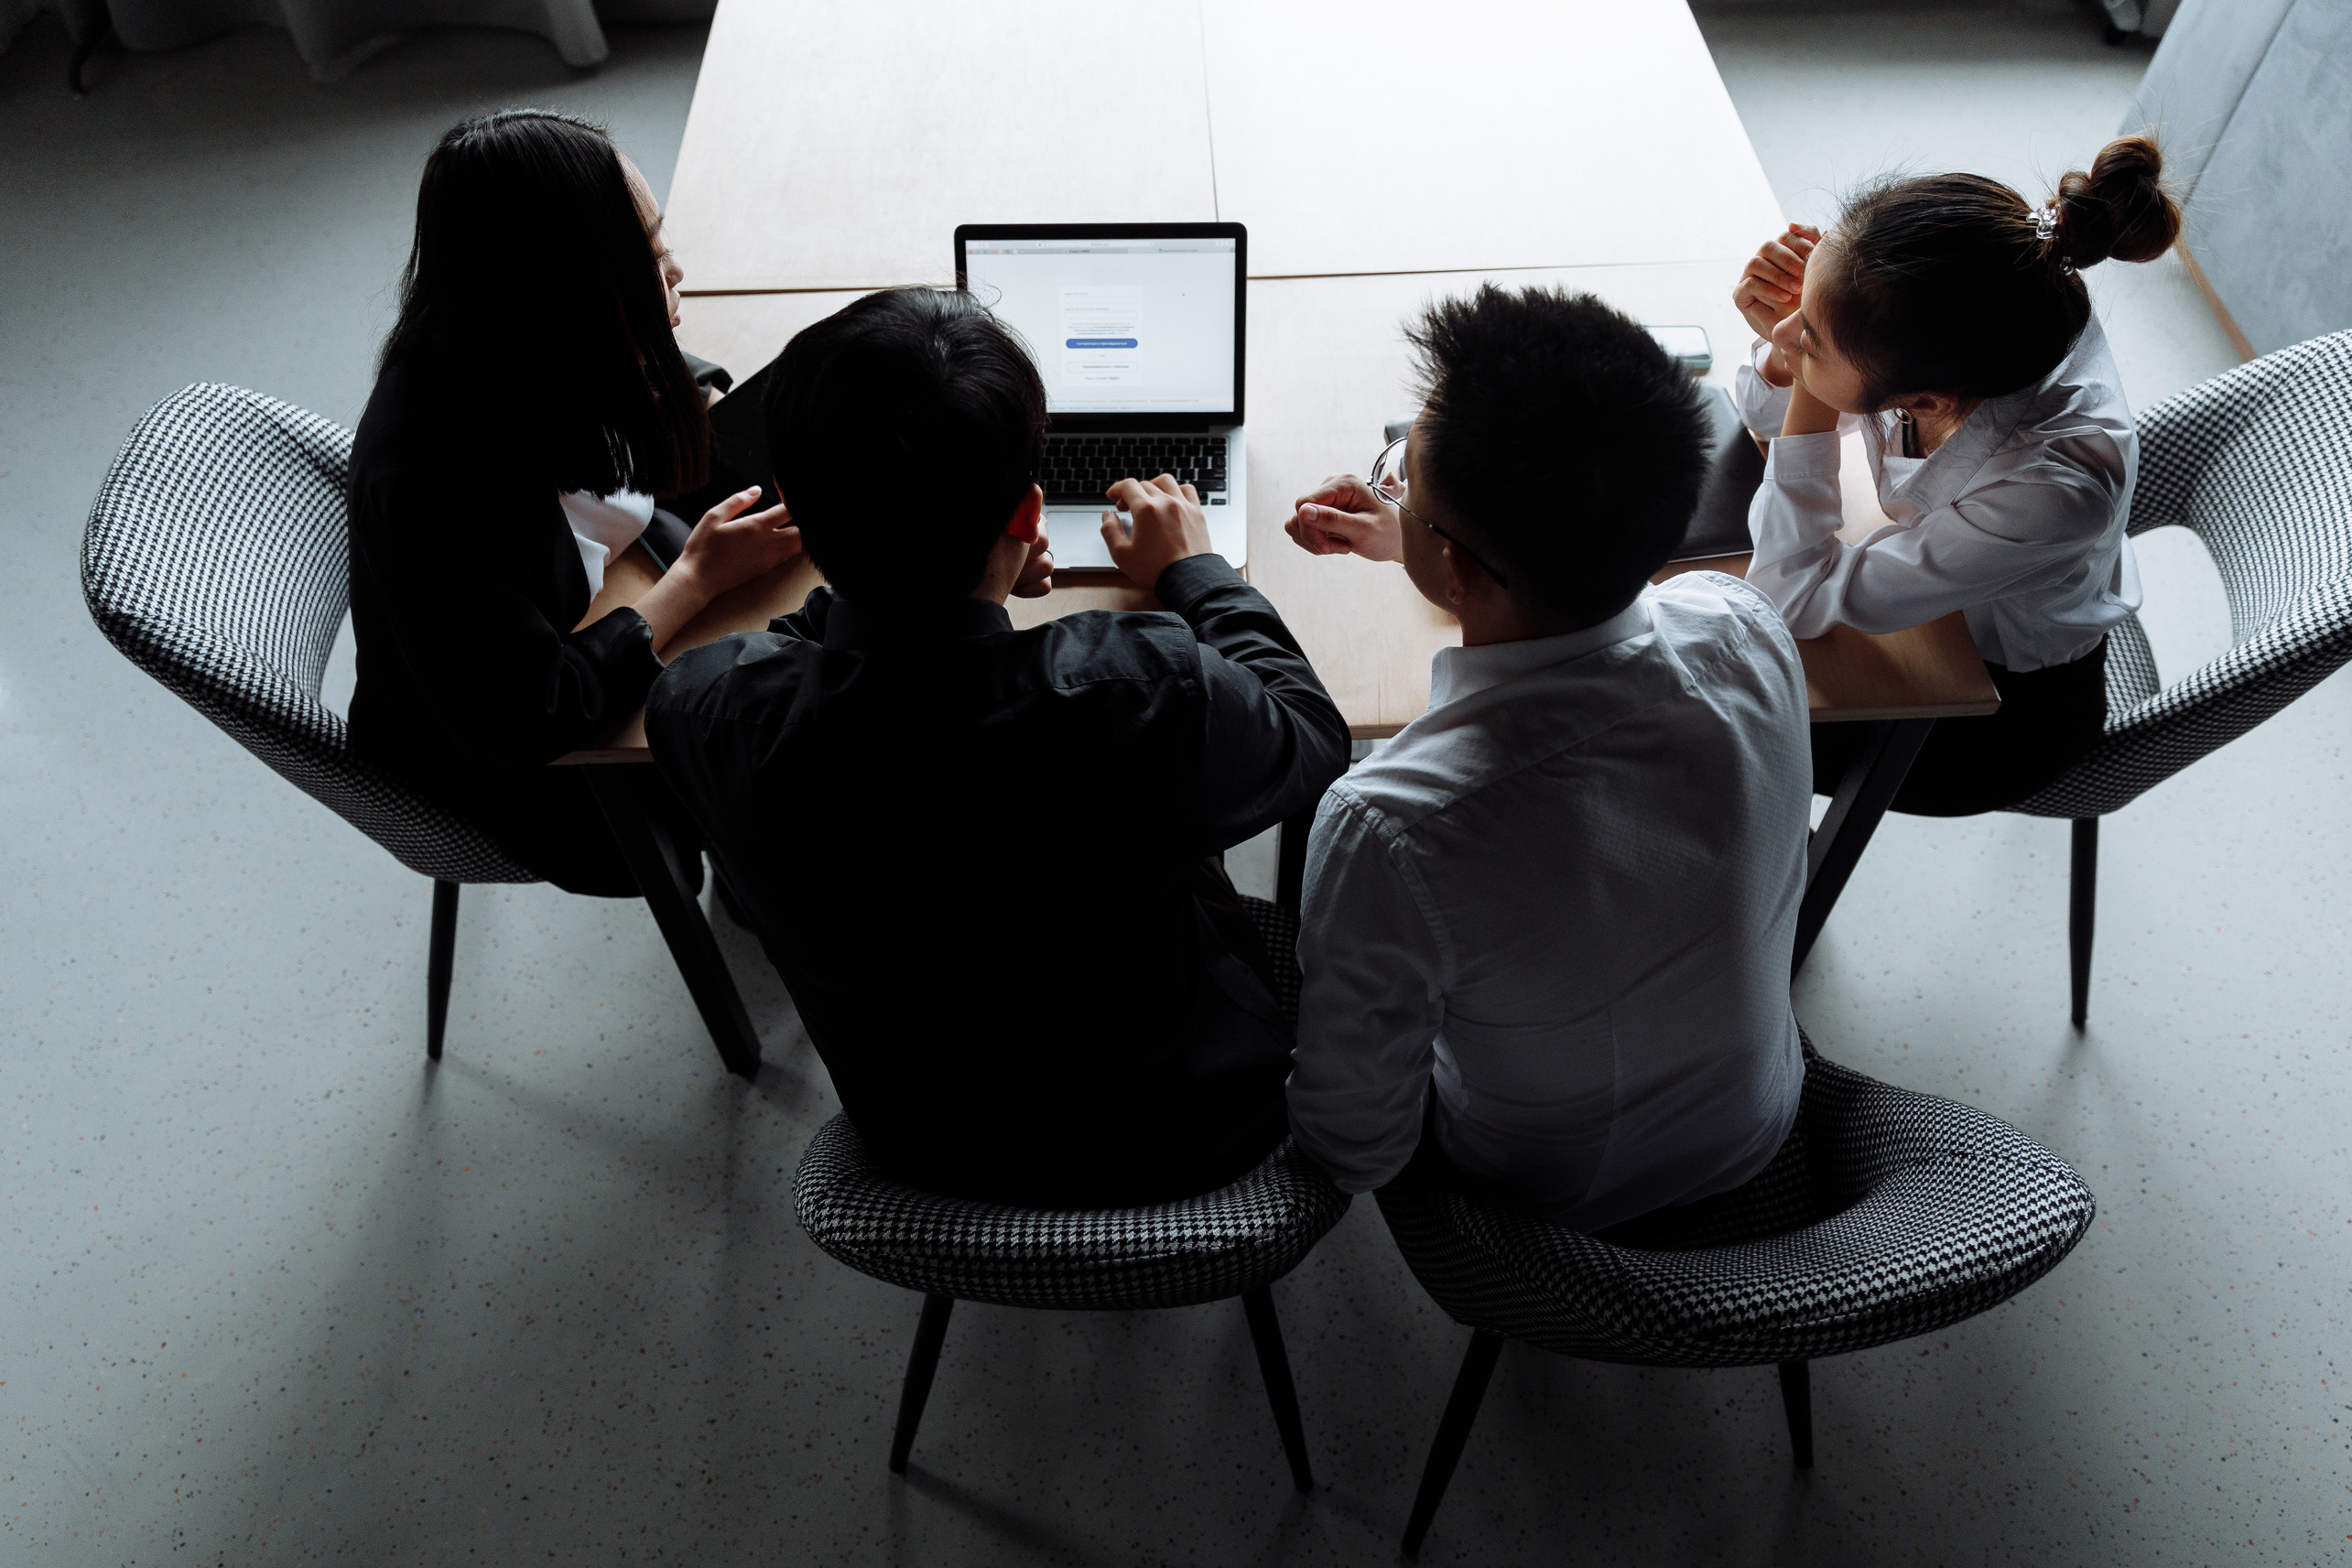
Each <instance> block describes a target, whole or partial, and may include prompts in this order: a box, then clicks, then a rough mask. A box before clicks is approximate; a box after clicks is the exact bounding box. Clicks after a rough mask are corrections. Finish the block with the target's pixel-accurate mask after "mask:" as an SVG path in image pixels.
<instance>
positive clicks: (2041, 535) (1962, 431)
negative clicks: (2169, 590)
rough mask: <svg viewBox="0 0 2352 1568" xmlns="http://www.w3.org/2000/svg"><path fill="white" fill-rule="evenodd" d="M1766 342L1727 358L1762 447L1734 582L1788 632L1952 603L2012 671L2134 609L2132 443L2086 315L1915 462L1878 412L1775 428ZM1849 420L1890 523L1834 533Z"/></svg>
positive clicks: (2068, 650)
mask: <svg viewBox="0 0 2352 1568" xmlns="http://www.w3.org/2000/svg"><path fill="white" fill-rule="evenodd" d="M1765 350H1766V345H1765V344H1764V343H1762V342H1761V341H1759V342H1758V343H1757V345H1756V351H1755V352H1754V353H1752V354H1751V355H1750V361H1749V362H1748V363H1747V364H1744V365H1742V366H1740V390H1739V398H1738V401H1739V405H1740V417H1741V418H1742V419H1743V420H1745V421H1746V422H1747V425H1748V428H1750V430H1753V431H1754V432H1755V433H1756V434H1758V435H1759V436H1762V437H1764V438H1767V439H1769V440H1770V441H1771V443H1772V446H1771V455H1770V456H1769V457H1768V458H1767V459H1766V460H1765V462H1764V481H1763V483H1762V484H1761V485H1760V486H1758V487H1757V490H1756V499H1755V501H1754V502H1753V503H1751V504H1750V507H1749V512H1748V531H1749V534H1750V536H1752V537H1753V538H1754V540H1755V543H1756V556H1755V562H1754V564H1753V565H1752V566H1750V568H1749V570H1748V580H1749V581H1750V582H1751V583H1753V584H1755V585H1756V587H1758V588H1759V589H1762V590H1763V592H1764V594H1765V595H1766V597H1768V598H1770V599H1771V600H1772V602H1773V604H1775V605H1776V606H1778V607H1779V609H1780V612H1781V614H1782V616H1783V618H1784V619H1785V620H1786V621H1787V622H1788V625H1789V630H1790V631H1792V632H1794V633H1796V635H1798V636H1799V637H1818V636H1820V635H1821V634H1823V633H1826V632H1827V631H1828V630H1829V629H1830V627H1832V626H1834V625H1837V624H1838V623H1840V622H1844V623H1845V624H1848V625H1851V626H1855V627H1859V629H1860V630H1862V631H1864V632H1899V631H1902V630H1903V629H1904V628H1906V627H1911V626H1917V625H1919V624H1921V623H1922V622H1928V621H1933V620H1935V618H1936V617H1937V616H1940V615H1945V614H1948V613H1950V612H1951V611H1955V610H1958V611H1966V612H1967V620H1968V631H1969V633H1971V634H1972V635H1973V636H1974V637H1975V639H1976V643H1977V652H1978V653H1979V654H1983V655H1984V657H1985V659H1986V661H1987V662H1988V663H1990V664H1996V665H2003V666H2005V667H2007V668H2008V669H2010V670H2011V671H2017V672H2022V671H2026V670H2038V669H2043V668H2046V667H2047V666H2049V665H2063V664H2067V663H2070V662H2072V661H2073V660H2076V659H2079V658H2081V657H2083V656H2084V655H2085V654H2088V653H2089V652H2090V651H2091V650H2092V649H2093V648H2094V647H2096V646H2097V643H2098V640H2099V639H2100V638H2101V637H2103V636H2105V635H2106V634H2107V632H2108V628H2109V627H2111V626H2113V625H2115V624H2116V623H2117V622H2119V621H2121V620H2123V619H2124V617H2126V616H2128V615H2130V613H2131V612H2132V611H2135V610H2137V609H2139V608H2140V568H2139V565H2138V563H2137V562H2136V561H2135V560H2134V559H2133V558H2132V554H2131V542H2130V540H2129V539H2128V538H2126V537H2125V536H2124V532H2123V529H2124V524H2125V523H2126V522H2127V521H2128V520H2129V518H2130V514H2131V486H2132V481H2133V479H2134V477H2135V476H2136V474H2137V473H2138V470H2139V463H2140V446H2139V439H2138V438H2137V437H2136V436H2135V435H2134V434H2133V431H2132V426H2131V410H2130V407H2129V406H2127V405H2126V404H2125V403H2124V400H2123V388H2122V385H2121V384H2120V382H2119V379H2118V377H2117V375H2116V370H2115V357H2114V355H2113V354H2111V353H2110V352H2109V351H2108V346H2107V333H2106V331H2105V330H2103V329H2102V328H2101V327H2100V326H2099V323H2098V319H2097V317H2096V316H2094V317H2093V318H2091V319H2090V321H2089V323H2088V324H2087V325H2086V326H2085V327H2084V329H2083V333H2082V336H2081V337H2080V338H2078V339H2076V342H2075V346H2074V348H2073V350H2072V351H2069V352H2068V354H2067V355H2066V358H2065V360H2064V361H2063V362H2060V364H2059V366H2058V368H2057V369H2056V370H2054V371H2052V372H2051V373H2050V374H2049V376H2048V377H2047V378H2046V379H2045V380H2043V382H2042V383H2041V384H2039V385H2037V386H2030V387H2027V388H2026V389H2025V390H2024V391H2022V392H2016V393H2011V395H2008V396H2006V397H1996V398H1988V399H1987V400H1986V401H1985V402H1983V403H1981V404H1979V405H1978V406H1977V409H1976V411H1975V412H1974V413H1972V414H1970V415H1969V416H1968V417H1967V420H1966V421H1964V422H1963V423H1962V424H1961V426H1960V427H1959V428H1958V429H1957V430H1955V431H1954V432H1953V433H1952V434H1951V436H1950V437H1949V438H1946V440H1945V442H1944V444H1943V445H1942V446H1940V447H1938V448H1936V449H1935V451H1933V452H1931V453H1930V454H1928V455H1927V456H1926V457H1924V458H1906V457H1904V456H1903V455H1902V425H1901V423H1900V422H1899V421H1898V420H1897V419H1896V418H1895V416H1894V415H1893V413H1892V412H1891V411H1889V412H1883V413H1879V414H1872V415H1867V416H1863V415H1853V414H1848V415H1845V416H1841V417H1840V418H1839V419H1838V421H1837V435H1829V434H1826V433H1825V434H1821V435H1814V436H1783V435H1782V434H1781V433H1780V430H1781V422H1782V420H1783V417H1784V416H1786V414H1787V412H1788V399H1789V394H1788V389H1787V388H1785V387H1775V386H1773V385H1772V384H1771V383H1769V382H1767V381H1765V380H1764V377H1763V374H1762V372H1761V369H1760V368H1759V367H1760V366H1761V362H1762V355H1763V353H1764V351H1765ZM1856 428H1859V429H1860V430H1861V432H1862V442H1863V449H1864V450H1865V452H1866V453H1867V454H1868V456H1869V459H1870V472H1871V474H1872V476H1873V477H1874V478H1875V479H1876V480H1877V481H1878V492H1879V505H1880V507H1881V510H1883V511H1884V512H1885V513H1886V514H1887V516H1888V517H1890V518H1891V519H1892V520H1893V522H1892V525H1891V526H1888V527H1883V528H1880V529H1878V530H1877V531H1875V532H1873V533H1872V534H1871V535H1870V536H1869V537H1868V538H1866V539H1863V540H1862V541H1861V542H1860V543H1859V544H1848V543H1846V542H1844V541H1842V540H1840V539H1839V538H1838V537H1837V528H1838V525H1839V524H1841V523H1842V522H1843V521H1844V515H1843V513H1842V511H1841V509H1840V505H1839V495H1838V488H1837V469H1838V447H1839V442H1840V439H1841V438H1842V437H1843V436H1845V435H1846V434H1847V433H1848V432H1849V431H1851V430H1854V429H1856Z"/></svg>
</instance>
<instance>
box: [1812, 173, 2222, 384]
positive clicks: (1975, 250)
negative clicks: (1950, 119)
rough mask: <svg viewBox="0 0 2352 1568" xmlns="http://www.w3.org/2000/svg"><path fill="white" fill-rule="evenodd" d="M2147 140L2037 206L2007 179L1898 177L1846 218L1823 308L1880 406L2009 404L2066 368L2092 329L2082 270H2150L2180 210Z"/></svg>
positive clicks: (1833, 248) (1830, 257) (1865, 195)
mask: <svg viewBox="0 0 2352 1568" xmlns="http://www.w3.org/2000/svg"><path fill="white" fill-rule="evenodd" d="M2163 172H2164V160H2163V157H2162V154H2161V153H2159V152H2158V151H2157V148H2156V144H2155V143H2154V142H2152V141H2150V140H2149V139H2148V138H2147V137H2145V136H2122V137H2119V138H2118V139H2116V140H2115V141H2112V142H2109V143H2108V145H2107V146H2105V147H2103V148H2101V149H2100V150H2099V155H2098V157H2097V159H2096V160H2094V161H2093V162H2092V164H2091V167H2090V172H2089V173H2087V174H2086V173H2083V172H2082V171H2080V170H2076V171H2075V172H2072V173H2070V174H2068V175H2067V176H2066V177H2065V178H2063V179H2061V180H2060V181H2059V182H2058V189H2057V193H2056V194H2055V195H2054V196H2052V197H2051V198H2050V200H2048V201H2046V202H2044V203H2043V206H2042V207H2041V208H2039V209H2036V208H2032V207H2029V206H2027V205H2026V201H2025V198H2024V197H2022V196H2020V195H2019V194H2018V193H2017V192H2016V191H2014V190H2011V189H2010V188H2009V187H2008V186H2006V185H2003V184H2001V183H2000V181H1999V180H1997V179H1988V178H1985V177H1984V176H1982V175H1976V174H1940V175H1931V176H1928V177H1926V178H1915V179H1892V180H1886V181H1883V182H1881V183H1880V184H1877V185H1874V186H1871V187H1870V188H1868V189H1864V190H1862V191H1860V192H1859V194H1857V195H1855V196H1853V197H1851V198H1849V199H1848V200H1847V202H1846V205H1845V211H1844V212H1842V213H1841V214H1839V216H1838V219H1837V229H1836V231H1835V234H1836V243H1834V244H1830V245H1826V246H1825V247H1824V250H1825V251H1826V257H1825V259H1826V261H1827V263H1828V265H1829V272H1828V276H1827V277H1826V279H1825V281H1826V282H1827V283H1828V285H1829V288H1828V290H1827V297H1826V300H1825V301H1824V311H1823V313H1824V314H1825V315H1826V317H1827V318H1828V319H1827V322H1826V325H1827V327H1828V329H1829V337H1830V341H1831V342H1832V344H1833V345H1834V346H1835V347H1836V348H1837V351H1838V352H1839V353H1841V354H1843V355H1845V356H1846V357H1847V358H1848V360H1850V361H1852V362H1853V363H1854V367H1855V368H1856V369H1857V370H1859V372H1861V374H1862V387H1863V396H1864V397H1865V398H1866V399H1867V400H1868V402H1869V405H1870V407H1872V408H1881V407H1884V406H1886V404H1887V402H1888V401H1889V400H1890V399H1891V398H1894V397H1897V396H1900V395H1903V394H1905V393H1918V392H1943V393H1953V394H1956V395H1961V396H1967V397H2000V396H2005V395H2008V394H2010V393H2012V392H2017V391H2020V390H2021V389H2023V388H2025V387H2028V386H2032V385H2033V384H2035V383H2036V382H2039V381H2041V380H2042V379H2043V377H2045V376H2047V375H2048V374H2049V373H2051V372H2052V371H2054V370H2055V369H2056V368H2057V367H2058V364H2059V362H2060V361H2062V360H2064V359H2065V357H2066V354H2067V352H2068V351H2070V350H2071V349H2072V348H2073V347H2074V344H2075V340H2076V338H2078V337H2080V336H2081V335H2082V330H2083V327H2084V325H2085V324H2086V322H2088V321H2089V320H2090V315H2091V300H2090V294H2089V291H2088V290H2086V288H2084V287H2083V280H2082V278H2081V276H2079V269H2081V268H2083V267H2086V266H2096V265H2098V264H2099V263H2100V262H2103V261H2107V260H2108V259H2110V258H2113V259H2115V260H2118V261H2130V262H2137V261H2152V260H2154V259H2155V258H2156V257H2157V256H2160V255H2162V254H2164V251H2165V250H2166V248H2167V247H2169V246H2170V245H2171V244H2172V243H2173V241H2174V240H2175V239H2177V238H2178V237H2179V235H2180V232H2181V213H2180V209H2179V208H2178V207H2177V206H2175V205H2174V204H2173V199H2172V197H2171V196H2170V195H2169V194H2168V193H2167V192H2166V190H2165V189H2164V184H2163Z"/></svg>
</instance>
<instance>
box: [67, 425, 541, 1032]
mask: <svg viewBox="0 0 2352 1568" xmlns="http://www.w3.org/2000/svg"><path fill="white" fill-rule="evenodd" d="M351 450H352V437H351V432H350V431H348V430H345V429H343V428H342V427H341V426H338V425H335V424H332V423H331V422H330V421H328V420H325V419H321V418H320V417H319V416H317V415H315V414H306V413H304V412H303V411H302V410H301V409H299V408H297V407H295V406H292V405H291V404H287V403H280V402H279V401H277V400H276V398H273V397H264V396H262V395H260V394H258V393H253V392H247V391H245V390H244V388H242V387H234V386H222V385H219V384H203V385H197V386H189V387H183V388H181V389H180V390H179V391H178V392H176V393H174V394H172V395H170V396H169V397H167V398H165V399H164V400H163V401H162V402H161V403H158V404H157V405H156V406H154V407H153V408H151V409H149V410H148V411H147V413H146V416H145V417H143V418H142V419H140V421H139V422H138V424H137V425H136V426H135V427H134V428H133V429H132V431H131V434H130V438H129V439H127V440H125V442H124V443H123V449H122V451H121V452H120V453H118V454H117V455H116V457H115V459H114V466H113V467H111V468H109V469H108V470H106V480H105V482H104V483H103V485H101V486H100V487H99V491H98V499H97V501H96V502H95V503H92V506H91V508H90V523H89V526H88V528H87V529H86V530H85V532H84V533H83V535H82V538H81V595H82V599H83V600H85V601H86V602H87V603H88V604H89V606H90V613H91V616H92V618H93V619H94V620H95V621H96V622H98V628H99V630H100V631H102V632H103V633H105V634H106V640H107V641H108V642H110V643H114V646H115V647H116V648H118V649H120V650H121V651H122V653H123V654H124V655H125V657H126V658H128V659H129V660H130V661H131V662H132V663H133V664H135V665H138V666H139V668H141V669H143V670H145V671H146V672H147V674H149V675H151V676H155V678H156V679H157V680H158V681H161V682H162V683H163V684H164V685H165V686H166V687H169V688H170V689H171V690H172V691H173V692H175V693H177V694H178V695H179V697H182V698H184V699H185V700H186V701H187V703H188V704H189V706H190V707H191V708H195V709H196V711H198V712H199V713H201V714H202V715H203V716H204V717H205V718H207V719H211V721H212V722H213V723H215V724H217V725H219V726H220V727H221V728H222V729H223V730H227V731H228V732H229V734H230V736H231V737H232V738H233V739H234V740H235V741H237V742H238V743H239V744H241V745H243V746H244V748H245V749H246V750H247V751H249V752H253V754H254V755H255V756H257V757H259V758H260V759H261V760H262V761H263V762H267V763H268V764H269V765H270V766H271V767H272V768H274V769H276V771H277V772H278V773H281V774H282V775H284V776H285V777H286V779H287V781H288V782H290V783H291V784H294V785H295V787H296V788H298V789H299V790H301V791H302V792H303V793H304V794H306V795H309V796H310V797H311V798H312V799H314V800H317V801H318V802H320V804H321V805H323V806H326V807H327V808H328V809H329V810H331V811H333V812H334V813H335V814H336V815H337V816H341V817H342V818H343V819H344V820H345V821H347V822H349V823H350V824H351V825H352V827H356V828H358V829H359V830H360V831H361V832H363V833H364V834H366V835H367V836H368V837H369V838H373V839H374V840H375V841H376V842H377V843H379V844H381V845H383V846H384V847H385V849H388V850H390V851H391V852H392V857H393V859H395V860H398V861H399V862H400V863H401V864H402V865H404V866H406V867H407V868H408V869H409V870H410V871H417V872H418V873H420V874H422V875H424V876H428V877H430V878H432V879H433V926H432V939H431V946H430V948H429V952H428V963H427V978H426V986H427V1011H426V1051H427V1053H428V1054H429V1055H430V1056H431V1057H432V1059H433V1060H435V1061H439V1060H440V1056H441V1035H442V1032H443V1026H444V1024H445V1023H446V1022H447V1019H448V1015H449V1000H450V963H451V958H452V957H453V953H454V949H455V946H456V938H457V912H458V887H459V884H460V883H461V882H529V881H538V880H539V879H538V878H537V877H536V876H535V875H533V874H532V873H531V872H529V871H526V870H524V869H523V868H522V867H520V866H518V865H516V864H515V863H514V862H513V861H511V860H508V859H507V858H506V857H505V856H504V854H503V853H501V852H500V850H499V849H498V848H497V846H496V845H494V844H493V843H492V842H491V841H490V840H489V838H486V837H485V836H484V835H483V834H482V832H480V831H479V830H478V829H476V828H475V827H472V826H471V825H470V824H468V823H465V822H463V821H461V820H460V819H458V818H457V817H455V816H450V814H449V813H448V812H446V811H443V810H441V809H440V808H439V806H434V805H433V804H432V803H431V802H429V801H427V800H425V799H424V798H423V797H421V796H419V795H416V794H415V793H413V792H412V791H410V790H409V789H407V788H406V786H405V785H403V784H400V783H399V782H398V781H397V780H396V779H394V778H392V777H390V776H388V775H387V774H385V773H383V772H382V771H381V770H379V769H377V768H375V767H374V766H372V765H370V764H369V763H368V762H366V761H365V760H364V759H363V758H361V757H359V756H356V755H354V754H353V753H352V749H351V745H350V741H349V737H348V735H347V733H346V731H345V730H344V727H343V721H342V719H340V718H338V717H337V716H336V715H335V714H334V713H332V712H331V711H330V710H329V709H328V708H326V707H325V705H324V704H322V703H321V702H320V700H319V688H320V682H321V681H322V680H323V678H324V677H325V675H326V669H327V655H328V654H329V652H330V651H331V649H332V648H333V647H334V643H335V634H336V633H337V632H338V631H339V630H340V629H341V626H342V623H343V613H344V611H345V610H346V609H347V608H348V603H349V600H350V597H351V574H350V551H351V539H350V521H349V516H348V514H347V511H346V506H345V502H344V488H345V481H346V479H347V476H348V474H349V471H350V466H351Z"/></svg>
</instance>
